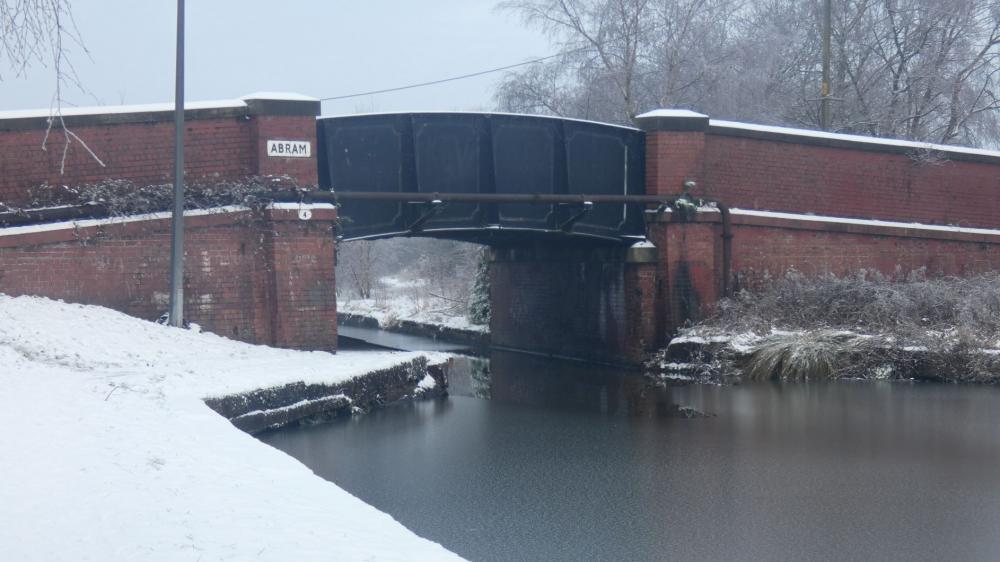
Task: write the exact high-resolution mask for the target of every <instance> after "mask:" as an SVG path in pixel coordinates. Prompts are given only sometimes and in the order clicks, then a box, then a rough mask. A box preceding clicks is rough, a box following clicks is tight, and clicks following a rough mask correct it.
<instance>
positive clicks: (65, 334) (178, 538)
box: [0, 295, 458, 561]
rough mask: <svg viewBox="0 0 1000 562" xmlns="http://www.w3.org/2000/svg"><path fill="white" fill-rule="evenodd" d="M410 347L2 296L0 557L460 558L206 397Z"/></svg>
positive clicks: (383, 357)
mask: <svg viewBox="0 0 1000 562" xmlns="http://www.w3.org/2000/svg"><path fill="white" fill-rule="evenodd" d="M415 355H417V354H411V353H370V352H365V353H340V354H337V355H331V354H328V353H322V352H312V353H309V352H297V351H289V350H279V349H272V348H268V347H263V346H252V345H247V344H243V343H239V342H235V341H232V340H228V339H225V338H221V337H218V336H215V335H212V334H205V333H201V334H199V333H195V332H193V331H188V330H179V329H175V328H167V327H164V326H159V325H156V324H153V323H149V322H145V321H142V320H138V319H135V318H131V317H128V316H125V315H123V314H120V313H117V312H114V311H111V310H108V309H104V308H99V307H91V306H81V305H74V304H67V303H63V302H58V301H51V300H46V299H41V298H32V297H18V298H12V297H8V296H4V295H0V429H2V431H0V551H2V554H0V558H2V559H4V560H18V561H24V560H46V561H49V560H101V561H106V560H129V561H132V560H204V561H208V560H282V561H284V560H454V559H458V557H457V556H455V555H454V554H452V553H450V552H448V551H446V550H445V549H444V548H443V547H441V546H440V545H438V544H435V543H432V542H430V541H427V540H425V539H422V538H420V537H418V536H416V535H415V534H413V533H412V532H410V531H409V530H407V529H406V528H404V527H403V526H402V525H400V524H399V523H397V522H396V521H394V520H393V519H392V518H391V517H390V516H388V515H386V514H384V513H382V512H379V511H378V510H376V509H375V508H373V507H371V506H369V505H367V504H365V503H364V502H362V501H361V500H359V499H357V498H355V497H353V496H351V495H350V494H348V493H347V492H345V491H344V490H342V489H340V488H339V487H337V486H336V485H334V484H332V483H330V482H327V481H325V480H322V479H321V478H319V477H318V476H316V475H315V474H313V473H312V472H311V471H310V470H309V469H308V468H306V467H305V466H304V465H302V464H301V463H299V462H298V461H297V460H295V459H293V458H291V457H289V456H288V455H286V454H284V453H282V452H280V451H278V450H276V449H273V448H271V447H268V446H267V445H264V444H263V443H261V442H259V441H257V440H256V439H254V438H253V437H251V436H250V435H247V434H245V433H243V432H241V431H239V430H237V429H236V428H234V427H233V426H232V425H231V424H230V423H229V422H228V421H227V420H226V419H225V418H223V417H221V416H219V415H218V414H216V413H215V412H213V411H212V410H210V409H209V408H208V406H206V405H205V404H204V403H203V401H202V399H203V398H205V397H208V396H221V395H227V394H233V393H238V392H243V391H249V390H253V389H257V388H267V387H272V386H278V385H284V384H287V383H291V382H295V381H305V382H325V383H337V382H340V381H343V380H346V379H349V378H351V377H354V376H358V375H360V374H363V373H366V372H369V371H371V370H374V369H378V368H384V367H388V366H390V365H393V364H396V363H398V362H402V361H404V360H410V359H412V358H413V357H414V356H415Z"/></svg>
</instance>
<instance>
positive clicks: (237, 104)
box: [0, 92, 319, 120]
mask: <svg viewBox="0 0 1000 562" xmlns="http://www.w3.org/2000/svg"><path fill="white" fill-rule="evenodd" d="M246 100H279V101H313V102H314V101H319V100H318V99H317V98H312V97H309V96H304V95H302V94H294V93H285V92H256V93H253V94H250V95H246V96H243V97H241V98H239V99H234V100H209V101H193V102H185V103H184V109H185V110H186V111H190V110H195V109H226V108H237V109H238V108H245V107H246V106H247V103H246ZM173 110H174V103H173V102H165V103H146V104H133V105H101V106H91V107H63V108H60V109H58V110H57V109H56V108H54V107H52V108H45V109H13V110H7V111H0V120H3V119H37V118H42V119H47V118H49V117H54V116H56V115H59V114H61V115H62V116H63V117H76V116H80V115H115V114H126V113H156V112H161V111H173Z"/></svg>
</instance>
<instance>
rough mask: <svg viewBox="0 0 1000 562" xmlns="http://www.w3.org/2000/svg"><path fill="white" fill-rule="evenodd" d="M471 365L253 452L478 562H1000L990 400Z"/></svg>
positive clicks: (508, 360)
mask: <svg viewBox="0 0 1000 562" xmlns="http://www.w3.org/2000/svg"><path fill="white" fill-rule="evenodd" d="M464 362H465V363H466V368H465V374H464V375H461V376H459V375H453V377H452V381H451V384H452V396H450V397H448V398H445V399H440V400H435V401H429V402H418V403H411V404H400V405H395V406H391V407H387V408H385V409H382V410H379V411H375V412H373V413H371V414H369V415H366V416H362V417H358V418H355V419H349V420H344V421H341V422H336V423H332V424H327V425H322V426H315V427H310V428H301V429H287V430H282V431H277V432H272V433H269V434H266V435H264V436H262V439H263V440H264V441H265V442H267V443H269V444H271V445H273V446H275V447H278V448H280V449H282V450H284V451H286V452H288V453H289V454H291V455H293V456H295V457H296V458H298V459H300V460H301V461H302V462H304V463H305V464H306V465H308V466H309V467H310V468H312V469H313V470H314V471H316V472H317V474H319V475H321V476H322V477H324V478H327V479H329V480H331V481H333V482H336V483H337V484H338V485H340V486H341V487H343V488H345V489H346V490H348V491H349V492H351V493H353V494H355V495H357V496H358V497H360V498H361V499H363V500H364V501H366V502H368V503H370V504H372V505H374V506H375V507H377V508H379V509H381V510H383V511H385V512H388V513H389V514H391V515H392V516H393V517H395V518H396V519H397V520H399V521H400V522H402V523H403V524H404V525H406V526H407V527H409V528H410V529H412V530H413V531H414V532H416V533H417V534H419V535H421V536H424V537H427V538H429V539H431V540H434V541H437V542H440V543H441V544H443V545H444V546H445V547H447V548H449V549H450V550H452V551H454V552H456V553H458V554H460V555H462V556H464V557H466V558H469V559H471V560H582V559H586V560H888V559H895V560H904V559H905V560H944V559H948V560H969V559H975V560H997V559H1000V392H998V389H996V388H992V387H975V386H944V385H932V384H908V383H871V382H865V383H827V384H785V385H780V384H748V385H742V386H728V387H715V386H679V387H678V386H663V385H656V384H651V383H649V382H648V381H645V380H644V379H642V378H640V377H638V376H634V375H627V374H622V373H617V372H614V371H608V370H606V369H601V368H596V367H591V366H587V365H584V364H580V363H568V362H552V361H547V360H542V359H537V358H531V357H526V356H522V355H516V354H511V353H497V352H494V354H493V357H492V365H490V368H487V367H486V366H485V365H484V364H482V362H480V361H477V360H475V359H465V360H464ZM679 407H691V408H695V409H697V410H700V411H704V412H707V413H709V414H711V415H710V416H708V417H695V418H685V417H680V416H678V413H679V411H678V408H679Z"/></svg>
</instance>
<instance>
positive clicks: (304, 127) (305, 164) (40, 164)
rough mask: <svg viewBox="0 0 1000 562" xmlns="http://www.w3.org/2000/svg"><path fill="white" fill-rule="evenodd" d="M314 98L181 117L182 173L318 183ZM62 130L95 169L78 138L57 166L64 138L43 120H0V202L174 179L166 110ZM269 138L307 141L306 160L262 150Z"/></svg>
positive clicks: (79, 120)
mask: <svg viewBox="0 0 1000 562" xmlns="http://www.w3.org/2000/svg"><path fill="white" fill-rule="evenodd" d="M318 111H319V102H303V101H288V100H266V99H265V100H247V102H246V104H245V105H244V104H241V103H237V104H229V105H225V104H222V105H220V107H218V108H202V109H195V110H188V111H187V112H186V114H185V133H184V171H185V177H186V179H187V181H190V182H194V181H206V180H207V181H210V180H212V179H240V178H243V177H246V176H251V175H288V176H291V177H292V178H293V179H295V180H296V181H297V182H298V184H299V185H301V186H315V185H316V184H317V183H318V181H317V164H316V159H317V154H316V148H317V147H316V119H315V115H316V114H317V113H318ZM66 119H67V120H66V122H67V128H68V130H69V131H71V132H72V133H73V134H75V135H77V136H78V137H80V139H82V140H83V141H84V142H86V144H87V146H88V147H89V148H90V149H91V150H92V151H93V152H94V154H95V155H96V156H97V157H98V158H100V160H101V161H102V162H103V163H104V166H103V167H102V166H101V165H100V164H99V163H98V162H97V161H96V160H94V158H92V157H91V156H90V154H88V153H87V151H86V149H85V148H84V147H83V145H82V144H80V142H79V141H77V140H71V142H70V143H69V150H68V152H67V153H66V162H65V166H62V165H61V164H62V157H63V148H64V147H66V146H67V145H66V137H65V133H64V131H63V129H62V128H61V127H53V128H52V130H51V131H50V132H49V137H48V141H47V143H46V150H43V149H42V141H43V139H44V138H45V133H46V129H45V127H46V121H45V119H44V118H38V117H29V118H19V119H4V120H0V204H6V205H8V206H19V205H23V204H24V203H26V202H27V200H28V189H29V188H31V187H33V186H37V185H39V184H41V183H49V184H52V185H68V186H75V185H81V184H86V183H93V182H97V181H100V180H104V179H126V180H131V181H133V182H135V183H138V184H160V183H171V182H173V166H174V164H173V159H174V124H173V114H172V113H171V112H169V111H143V110H141V109H140V110H138V111H137V112H134V113H104V114H93V115H74V116H70V117H67V118H66ZM268 139H274V140H278V139H281V140H300V141H309V142H310V143H312V156H311V157H310V158H275V157H268V156H267V155H266V143H267V140H268Z"/></svg>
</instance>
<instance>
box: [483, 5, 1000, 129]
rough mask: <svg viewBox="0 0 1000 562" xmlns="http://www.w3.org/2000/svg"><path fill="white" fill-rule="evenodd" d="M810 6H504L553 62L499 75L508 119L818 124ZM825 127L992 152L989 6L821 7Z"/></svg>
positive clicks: (996, 57) (999, 105)
mask: <svg viewBox="0 0 1000 562" xmlns="http://www.w3.org/2000/svg"><path fill="white" fill-rule="evenodd" d="M820 4H821V3H820V1H819V0H806V1H803V0H744V1H740V0H511V1H508V2H504V3H503V4H501V7H502V8H504V9H508V10H514V11H516V12H517V13H519V14H521V15H522V16H523V17H524V18H525V21H527V22H528V23H531V24H535V25H538V26H539V27H540V29H541V30H542V31H543V32H544V33H546V34H547V35H548V36H549V37H550V39H551V40H552V43H553V45H554V46H556V47H557V48H559V49H560V50H561V51H563V52H564V53H566V54H565V55H564V56H563V57H561V58H559V59H556V60H554V61H551V62H548V63H545V64H539V65H535V66H532V67H529V68H528V69H526V70H524V71H522V72H520V73H513V74H509V75H508V76H507V77H506V78H505V79H504V80H503V81H502V82H501V84H500V85H499V87H498V89H497V101H498V103H499V105H500V106H501V108H502V109H505V110H510V111H521V112H533V113H549V114H555V115H562V116H567V117H581V118H588V119H601V120H605V121H611V122H619V123H625V122H628V121H629V120H630V119H631V118H632V117H634V116H635V114H636V113H637V112H640V111H643V110H647V109H652V108H654V107H657V106H672V107H689V108H692V109H698V110H701V111H704V112H706V113H709V114H711V115H713V116H716V117H724V118H734V119H743V120H748V121H760V122H765V123H775V124H789V125H795V126H804V127H816V126H818V125H819V92H820V86H819V82H820V64H819V63H820V43H819V37H820V31H821V25H822V24H821V22H822V18H821V13H820ZM834 6H835V11H834V24H833V30H832V31H833V33H832V35H833V71H834V73H833V80H832V86H833V91H832V95H833V96H834V99H835V103H834V110H833V119H834V121H833V123H834V128H835V129H836V130H839V131H844V132H857V133H863V134H870V135H877V136H891V137H901V138H909V139H916V140H924V141H932V142H941V143H964V144H971V145H997V144H998V143H1000V117H998V113H1000V111H998V110H1000V0H837V1H836V2H834Z"/></svg>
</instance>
